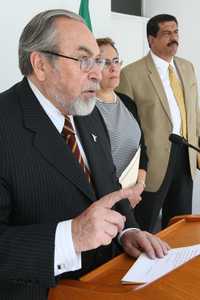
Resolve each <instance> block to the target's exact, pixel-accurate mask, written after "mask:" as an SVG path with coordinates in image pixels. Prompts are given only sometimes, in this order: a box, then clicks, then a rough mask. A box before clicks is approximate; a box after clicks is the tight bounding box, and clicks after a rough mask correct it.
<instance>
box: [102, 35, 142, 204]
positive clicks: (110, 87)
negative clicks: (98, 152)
mask: <svg viewBox="0 0 200 300" xmlns="http://www.w3.org/2000/svg"><path fill="white" fill-rule="evenodd" d="M97 44H98V45H99V47H100V52H101V57H102V58H103V59H104V60H105V65H104V68H103V71H102V80H101V82H100V89H99V90H98V91H97V103H96V105H97V108H98V109H99V111H100V113H101V115H102V117H103V119H104V121H105V123H106V126H107V129H108V133H109V136H110V141H111V149H112V156H113V161H114V164H115V166H116V171H117V176H118V177H120V175H121V174H122V172H123V171H124V170H125V168H126V167H127V166H128V165H129V163H130V162H131V160H132V158H133V157H134V155H135V153H136V152H137V149H138V147H139V146H141V156H140V162H139V171H138V177H137V181H136V184H135V199H134V201H133V202H132V206H133V207H134V206H135V203H137V202H136V201H140V200H141V193H142V192H143V190H144V188H145V178H146V170H147V161H148V159H147V154H146V147H145V144H144V138H143V134H142V131H141V128H140V125H139V120H138V115H137V109H136V105H135V103H134V102H133V100H132V99H130V98H129V97H128V96H126V95H124V94H119V93H116V92H115V91H114V90H115V88H116V87H117V86H118V85H119V80H120V67H121V64H122V62H121V61H120V59H119V54H118V51H117V49H116V47H115V44H114V42H113V41H112V40H111V39H110V38H99V39H97Z"/></svg>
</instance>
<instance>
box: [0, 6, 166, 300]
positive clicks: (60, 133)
mask: <svg viewBox="0 0 200 300" xmlns="http://www.w3.org/2000/svg"><path fill="white" fill-rule="evenodd" d="M103 64H104V61H103V60H102V59H101V58H100V56H99V48H98V46H97V44H96V41H95V39H94V37H93V35H92V34H91V32H90V31H89V30H88V28H87V27H86V26H85V24H84V23H83V21H82V19H81V18H80V17H79V16H77V15H76V14H73V13H71V12H68V11H65V10H51V11H45V12H42V13H40V14H38V15H37V16H36V17H34V18H33V19H32V20H31V21H30V23H29V24H28V25H27V26H26V27H25V29H24V31H23V33H22V35H21V38H20V44H19V65H20V69H21V72H22V74H23V75H24V76H25V78H24V79H23V81H22V82H20V83H18V84H16V85H15V86H13V87H12V88H11V89H9V90H7V91H6V92H4V93H2V94H1V95H0V119H1V122H0V165H1V167H0V178H1V184H0V270H1V272H0V299H15V300H46V299H47V297H48V289H49V288H50V287H53V286H55V284H56V282H57V280H58V279H60V278H79V276H81V275H82V274H84V273H86V272H88V271H89V270H91V269H93V268H95V267H97V266H98V265H100V264H102V263H104V262H105V261H107V260H109V259H111V258H112V257H113V256H115V255H116V254H117V253H119V244H118V240H117V238H119V239H120V242H121V246H122V248H124V249H125V250H126V251H127V253H129V254H130V255H134V256H138V255H139V254H140V253H141V251H142V249H143V250H144V251H146V252H147V254H148V255H149V256H151V257H155V256H159V257H161V256H163V255H164V254H165V253H166V252H167V250H168V246H167V244H165V243H164V242H162V241H160V240H159V239H158V238H156V237H154V236H152V235H151V234H149V233H146V232H143V231H140V230H137V229H132V230H128V231H127V230H126V229H131V228H132V227H137V223H136V222H135V221H134V220H133V219H132V213H131V210H130V206H129V201H128V200H127V199H125V198H132V197H133V194H132V189H131V188H130V189H126V190H121V189H120V185H119V183H118V180H117V178H116V175H115V167H114V165H113V162H112V159H111V153H110V144H109V139H108V135H107V131H106V127H105V124H104V123H103V121H102V119H101V117H100V115H99V113H98V111H97V110H96V109H93V108H94V105H95V101H94V96H95V92H96V89H97V87H98V82H99V80H100V79H101V67H102V66H103ZM91 112H92V113H91ZM90 113H91V114H90ZM88 114H90V115H89V116H84V115H88ZM75 115H77V116H75ZM102 174H103V177H102ZM97 199H100V200H97ZM121 199H122V200H121Z"/></svg>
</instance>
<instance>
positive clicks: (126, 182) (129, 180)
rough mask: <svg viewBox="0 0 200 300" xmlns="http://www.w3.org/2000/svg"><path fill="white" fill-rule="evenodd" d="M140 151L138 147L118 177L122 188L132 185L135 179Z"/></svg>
mask: <svg viewBox="0 0 200 300" xmlns="http://www.w3.org/2000/svg"><path fill="white" fill-rule="evenodd" d="M140 152H141V148H140V147H139V148H138V150H137V152H136V153H135V155H134V157H133V158H132V160H131V161H130V163H129V165H128V166H127V167H126V169H125V170H124V171H123V173H122V174H121V176H120V178H119V182H120V183H121V185H122V187H123V188H128V187H130V186H133V185H134V184H135V183H136V181H137V177H138V170H139V163H140Z"/></svg>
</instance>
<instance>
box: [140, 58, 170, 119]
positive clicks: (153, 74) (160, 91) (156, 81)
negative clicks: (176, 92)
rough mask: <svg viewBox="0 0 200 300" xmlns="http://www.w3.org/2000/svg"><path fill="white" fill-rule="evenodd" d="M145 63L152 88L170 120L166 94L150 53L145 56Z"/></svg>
mask: <svg viewBox="0 0 200 300" xmlns="http://www.w3.org/2000/svg"><path fill="white" fill-rule="evenodd" d="M146 65H147V69H148V74H149V78H150V80H151V82H152V85H153V86H154V89H155V91H156V93H157V95H158V98H159V100H160V102H161V105H162V107H163V109H164V111H165V112H166V115H167V117H168V119H169V121H170V122H171V114H170V109H169V104H168V100H167V96H166V93H165V90H164V87H163V84H162V81H161V79H160V75H159V73H158V71H157V69H156V67H155V64H154V62H153V59H152V57H151V54H150V53H149V54H148V55H147V56H146Z"/></svg>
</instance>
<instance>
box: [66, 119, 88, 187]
mask: <svg viewBox="0 0 200 300" xmlns="http://www.w3.org/2000/svg"><path fill="white" fill-rule="evenodd" d="M62 135H63V136H64V138H65V140H66V143H67V144H68V145H69V147H70V149H71V151H72V153H73V154H74V156H75V157H76V159H77V160H78V162H79V164H80V165H81V167H82V169H83V172H84V174H85V175H86V177H87V179H88V181H89V183H91V177H90V171H89V170H88V168H87V166H86V164H85V162H84V160H83V158H82V156H81V153H80V150H79V147H78V144H77V141H76V137H75V131H74V128H73V126H72V123H71V120H70V118H69V117H68V116H65V123H64V127H63V130H62Z"/></svg>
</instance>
